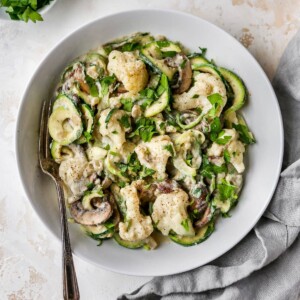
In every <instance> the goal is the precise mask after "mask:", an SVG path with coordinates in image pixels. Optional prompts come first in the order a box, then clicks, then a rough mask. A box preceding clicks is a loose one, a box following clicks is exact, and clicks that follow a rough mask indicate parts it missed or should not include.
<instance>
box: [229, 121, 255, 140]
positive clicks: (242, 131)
mask: <svg viewBox="0 0 300 300" xmlns="http://www.w3.org/2000/svg"><path fill="white" fill-rule="evenodd" d="M232 126H233V128H234V129H235V130H236V131H237V132H238V133H239V136H240V140H241V141H242V142H243V143H244V144H246V145H250V144H254V143H255V138H254V137H253V135H252V133H251V132H250V131H249V129H248V127H247V126H246V125H242V124H232Z"/></svg>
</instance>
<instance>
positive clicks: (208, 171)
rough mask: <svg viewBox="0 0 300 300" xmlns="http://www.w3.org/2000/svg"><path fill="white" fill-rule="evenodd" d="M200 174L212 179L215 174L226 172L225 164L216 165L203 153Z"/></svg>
mask: <svg viewBox="0 0 300 300" xmlns="http://www.w3.org/2000/svg"><path fill="white" fill-rule="evenodd" d="M200 170H201V175H202V176H204V177H207V178H210V179H212V178H213V177H214V176H215V174H219V173H226V172H227V167H226V164H223V165H221V166H217V165H215V164H213V163H211V162H210V161H209V159H208V157H207V156H206V155H203V160H202V165H201V169H200Z"/></svg>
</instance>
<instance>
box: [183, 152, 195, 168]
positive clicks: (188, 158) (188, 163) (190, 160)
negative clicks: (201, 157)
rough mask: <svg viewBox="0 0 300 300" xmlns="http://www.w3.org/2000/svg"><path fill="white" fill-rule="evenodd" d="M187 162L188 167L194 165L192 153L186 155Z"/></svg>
mask: <svg viewBox="0 0 300 300" xmlns="http://www.w3.org/2000/svg"><path fill="white" fill-rule="evenodd" d="M185 162H186V164H187V165H188V166H190V167H192V164H193V154H192V153H191V152H188V153H187V155H186V159H185Z"/></svg>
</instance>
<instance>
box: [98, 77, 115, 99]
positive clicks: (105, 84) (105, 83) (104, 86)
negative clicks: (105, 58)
mask: <svg viewBox="0 0 300 300" xmlns="http://www.w3.org/2000/svg"><path fill="white" fill-rule="evenodd" d="M115 81H116V77H115V76H114V75H112V76H105V77H103V78H102V79H101V80H100V84H101V93H102V96H105V95H107V94H108V91H109V86H110V85H111V84H113V83H115Z"/></svg>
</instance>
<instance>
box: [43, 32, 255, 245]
mask: <svg viewBox="0 0 300 300" xmlns="http://www.w3.org/2000/svg"><path fill="white" fill-rule="evenodd" d="M246 100H247V90H246V87H245V85H244V83H243V81H242V80H241V79H240V77H239V76H238V75H236V74H235V73H233V72H232V71H230V70H227V69H225V68H222V67H219V66H217V65H216V64H215V63H214V62H213V61H210V60H208V59H207V58H206V57H205V49H201V48H200V51H199V52H198V53H191V52H189V51H188V50H187V49H186V48H184V47H183V46H182V45H181V44H180V43H178V42H172V41H170V40H168V39H167V38H165V37H163V36H158V37H154V36H152V35H150V34H149V33H136V34H133V35H130V36H127V37H123V38H120V39H117V40H115V41H113V42H110V43H107V44H105V45H103V46H101V47H99V48H97V49H95V50H92V51H90V52H88V53H87V54H85V55H82V56H81V57H79V58H77V59H76V60H74V61H73V62H72V63H71V64H70V65H68V66H67V67H66V69H65V70H64V71H63V72H62V75H61V80H60V83H59V85H58V87H57V90H56V95H55V101H54V103H53V109H52V113H51V116H50V118H49V123H48V127H49V133H50V135H51V137H52V143H51V154H52V157H53V159H54V160H55V161H56V162H57V163H58V164H59V165H60V166H59V175H60V177H61V179H62V181H63V182H64V186H65V194H66V198H67V203H68V206H69V211H70V215H71V217H72V219H73V220H74V222H76V223H78V224H81V226H82V228H83V230H84V231H85V232H86V233H87V234H88V235H89V236H90V237H92V238H93V239H95V240H97V241H98V242H99V243H100V244H101V243H102V241H103V240H106V239H114V240H115V241H116V242H117V243H118V244H119V245H121V246H124V247H127V248H130V249H136V248H142V247H143V248H145V249H154V248H155V247H156V246H157V241H155V238H154V232H159V233H161V234H162V235H164V236H167V237H169V238H170V239H171V240H172V241H174V242H175V243H178V244H180V245H183V246H191V245H196V244H198V243H201V242H203V241H204V240H205V239H206V238H208V237H209V236H210V234H211V233H212V232H213V231H214V228H215V223H216V221H217V219H218V217H220V216H221V217H222V216H223V217H227V216H228V215H229V212H230V210H231V209H232V208H233V207H234V206H235V205H236V204H237V203H238V197H239V193H240V191H241V188H242V182H243V173H244V171H245V165H244V153H245V150H246V146H247V145H250V144H253V143H254V142H255V139H254V137H253V134H252V133H251V131H250V130H249V128H248V126H247V125H246V122H245V120H244V119H243V117H242V116H241V114H240V113H239V112H238V111H239V110H240V109H241V108H242V107H243V105H244V103H245V101H246Z"/></svg>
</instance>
